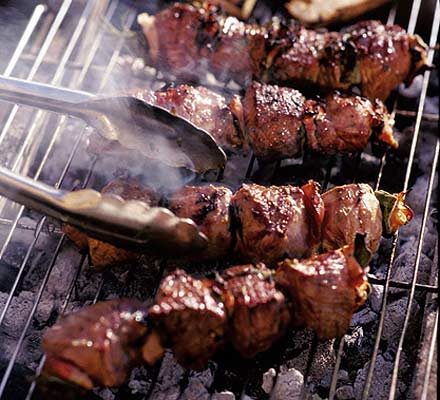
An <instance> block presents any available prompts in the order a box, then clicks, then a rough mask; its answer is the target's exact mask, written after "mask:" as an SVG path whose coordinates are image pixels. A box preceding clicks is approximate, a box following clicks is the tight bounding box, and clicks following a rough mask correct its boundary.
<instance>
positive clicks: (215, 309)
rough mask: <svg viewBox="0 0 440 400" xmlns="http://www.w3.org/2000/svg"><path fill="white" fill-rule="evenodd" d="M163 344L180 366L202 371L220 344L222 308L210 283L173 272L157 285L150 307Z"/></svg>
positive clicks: (223, 327)
mask: <svg viewBox="0 0 440 400" xmlns="http://www.w3.org/2000/svg"><path fill="white" fill-rule="evenodd" d="M150 316H151V318H152V320H153V321H154V322H155V324H156V326H157V329H158V332H159V334H160V337H161V339H162V340H163V344H164V345H169V346H170V347H171V348H172V349H173V351H174V355H175V356H176V358H177V361H178V362H179V363H180V364H181V365H182V366H184V367H189V368H196V369H197V368H203V367H204V366H205V365H206V362H207V361H208V360H209V359H210V358H211V357H212V356H213V355H214V354H215V352H216V351H217V350H218V348H219V347H220V346H221V345H222V344H223V341H224V336H225V331H226V326H227V316H226V310H225V305H224V304H223V302H222V301H221V300H220V299H219V296H217V295H216V294H215V293H214V292H213V291H212V282H211V281H209V280H199V279H195V278H193V277H192V276H190V275H188V274H186V273H185V272H184V271H182V270H176V271H174V272H173V273H172V274H170V275H168V276H167V277H166V278H165V279H164V280H163V281H162V283H161V285H160V288H159V291H158V293H157V296H156V302H155V305H154V306H152V307H151V308H150Z"/></svg>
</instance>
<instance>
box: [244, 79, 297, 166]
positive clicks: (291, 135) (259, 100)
mask: <svg viewBox="0 0 440 400" xmlns="http://www.w3.org/2000/svg"><path fill="white" fill-rule="evenodd" d="M304 100H305V99H304V97H303V96H302V94H301V93H300V92H298V91H297V90H294V89H289V88H281V87H278V86H273V85H264V84H261V83H258V82H253V83H252V85H250V86H249V87H248V88H247V90H246V95H245V97H244V99H243V111H244V118H245V126H246V133H247V135H248V140H249V143H250V145H251V147H252V149H253V151H254V154H255V156H256V157H257V158H259V159H261V160H266V161H274V160H280V159H283V158H292V157H297V156H299V155H300V154H301V152H302V147H303V144H304V134H303V132H304V131H303V124H302V117H303V112H304V110H303V107H304Z"/></svg>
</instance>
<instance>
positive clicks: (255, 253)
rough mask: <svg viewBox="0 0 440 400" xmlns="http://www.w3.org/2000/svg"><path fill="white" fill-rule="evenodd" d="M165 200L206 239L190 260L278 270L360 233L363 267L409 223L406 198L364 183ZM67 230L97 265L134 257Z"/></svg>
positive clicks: (254, 188)
mask: <svg viewBox="0 0 440 400" xmlns="http://www.w3.org/2000/svg"><path fill="white" fill-rule="evenodd" d="M111 188H113V192H114V190H115V188H116V189H117V193H119V194H120V195H122V196H125V199H128V198H130V196H134V195H136V196H137V198H139V196H142V198H145V197H147V198H148V199H150V201H157V198H158V196H157V195H154V194H153V193H152V191H151V189H150V188H146V187H143V186H141V185H139V184H138V183H136V182H134V181H128V182H123V181H117V182H116V183H110V184H109V185H108V186H107V187H106V188H104V191H107V192H108V191H111ZM165 202H166V203H167V207H168V208H169V209H170V210H171V211H172V212H173V213H174V214H175V215H176V216H178V217H180V218H189V219H191V220H193V221H194V223H195V224H196V225H197V227H198V228H199V230H200V231H201V232H202V233H203V234H205V235H206V237H207V238H208V246H207V248H206V250H204V251H199V252H198V253H197V254H191V255H189V256H188V257H187V258H186V259H187V261H207V260H213V259H222V258H225V257H227V256H229V257H230V256H231V255H233V256H234V257H236V258H238V259H239V260H242V261H246V262H249V261H251V262H254V263H258V262H264V263H266V264H267V265H275V264H276V262H278V261H280V260H283V259H284V258H286V257H289V258H304V257H309V256H311V255H313V254H315V253H317V252H318V251H319V250H320V249H321V248H323V249H324V250H333V249H337V248H340V247H342V246H345V245H354V244H355V240H356V237H358V235H361V237H362V239H363V240H362V241H363V245H362V246H363V247H362V248H363V254H364V256H363V258H362V263H363V264H364V265H366V264H367V263H368V261H369V259H370V256H371V254H373V253H375V252H376V251H377V249H378V247H379V242H380V238H381V236H382V235H390V234H393V233H394V232H396V231H397V230H398V229H399V227H400V226H402V225H404V224H406V223H407V222H409V221H410V220H411V218H412V211H411V210H410V208H409V207H408V206H406V205H405V202H404V195H403V194H399V195H393V194H389V193H386V192H382V191H380V192H374V191H373V189H372V188H371V187H370V186H369V185H366V184H349V185H344V186H338V187H335V188H333V189H331V190H329V191H327V192H326V193H324V194H322V195H321V193H320V188H319V185H318V184H317V183H316V182H313V181H309V182H308V183H307V184H305V185H303V186H301V187H295V186H291V185H285V186H269V187H264V186H261V185H257V184H244V185H243V186H242V187H241V188H240V189H239V190H237V191H236V192H235V193H232V191H231V190H230V189H228V188H227V187H224V186H221V185H206V186H185V187H183V188H182V189H180V190H178V191H176V192H174V193H172V194H171V195H170V196H169V197H168V198H167V199H166V200H165ZM66 232H67V233H68V235H69V236H70V237H71V238H72V239H73V241H74V242H75V243H78V245H79V246H83V247H82V249H83V250H88V252H89V254H90V256H91V260H92V263H94V264H95V266H97V267H98V268H101V269H102V268H104V267H107V266H112V265H116V264H127V263H130V262H136V261H137V260H138V259H139V254H134V253H131V252H127V251H126V250H122V249H118V248H117V247H114V246H111V245H108V244H106V243H104V242H99V241H95V240H94V239H90V238H87V237H86V236H85V235H84V234H82V233H81V232H78V231H72V230H71V228H69V227H67V228H66ZM358 247H360V246H359V244H358ZM80 248H81V247H80Z"/></svg>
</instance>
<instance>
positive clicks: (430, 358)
mask: <svg viewBox="0 0 440 400" xmlns="http://www.w3.org/2000/svg"><path fill="white" fill-rule="evenodd" d="M437 330H438V309H437V311H436V313H435V321H434V326H433V331H432V337H431V343H430V345H429V353H428V360H427V362H426V371H425V373H424V380H423V390H422V395H421V397H420V399H421V400H426V399H427V398H428V387H429V378H430V376H431V369H432V363H433V361H434V354H435V346H436V344H437Z"/></svg>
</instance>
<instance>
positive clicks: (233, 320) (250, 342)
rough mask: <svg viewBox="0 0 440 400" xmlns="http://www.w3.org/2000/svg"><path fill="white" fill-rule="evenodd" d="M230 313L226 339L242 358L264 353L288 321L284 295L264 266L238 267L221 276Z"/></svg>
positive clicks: (283, 330)
mask: <svg viewBox="0 0 440 400" xmlns="http://www.w3.org/2000/svg"><path fill="white" fill-rule="evenodd" d="M222 277H223V279H224V288H225V290H226V292H227V296H228V301H227V302H226V304H227V306H228V313H229V331H228V338H229V341H230V342H231V343H232V345H233V346H234V347H235V349H236V350H237V351H238V352H239V353H240V354H241V355H242V356H243V357H248V358H249V357H254V356H255V355H256V354H257V353H260V352H262V351H266V350H267V349H269V348H270V347H271V346H272V345H273V344H274V342H275V341H276V340H277V339H279V338H280V337H281V336H282V335H283V334H284V333H285V330H286V328H287V326H288V324H289V321H290V315H289V311H288V308H287V305H286V299H285V298H284V295H283V294H282V293H281V292H280V291H279V290H277V289H276V288H275V283H274V281H273V280H272V272H271V271H270V270H269V269H267V268H266V267H265V266H264V264H257V265H256V266H253V265H252V264H249V265H240V266H236V267H232V268H229V269H228V270H226V271H225V272H224V273H223V275H222Z"/></svg>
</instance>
